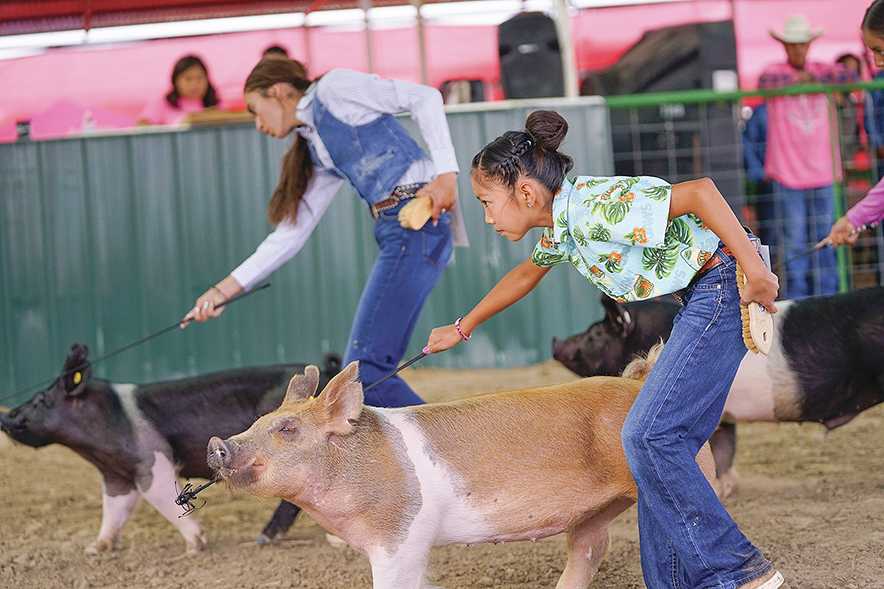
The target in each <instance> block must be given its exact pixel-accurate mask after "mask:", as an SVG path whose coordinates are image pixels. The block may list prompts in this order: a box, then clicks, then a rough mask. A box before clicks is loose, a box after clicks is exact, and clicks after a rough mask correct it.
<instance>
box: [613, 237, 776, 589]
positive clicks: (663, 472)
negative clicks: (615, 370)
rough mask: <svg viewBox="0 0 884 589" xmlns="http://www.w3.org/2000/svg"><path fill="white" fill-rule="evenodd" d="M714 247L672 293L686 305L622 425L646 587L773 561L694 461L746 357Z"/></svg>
mask: <svg viewBox="0 0 884 589" xmlns="http://www.w3.org/2000/svg"><path fill="white" fill-rule="evenodd" d="M715 255H716V256H718V257H719V258H720V259H721V260H722V261H723V263H722V264H720V265H718V266H716V267H714V268H713V269H712V270H710V271H709V272H707V273H706V274H704V275H702V277H699V278H698V279H697V280H696V282H693V283H692V284H691V285H690V286H688V287H687V288H685V289H683V290H682V291H679V294H680V295H681V300H682V301H683V305H684V306H683V307H682V308H681V309H680V310H679V312H678V314H677V315H676V317H675V320H674V323H673V328H672V334H671V335H670V337H669V340H668V341H667V342H666V345H665V346H664V347H663V352H662V354H661V355H660V358H659V359H658V360H657V362H656V363H655V364H654V367H653V369H652V370H651V373H650V375H649V376H648V378H647V380H645V383H644V385H643V386H642V389H641V392H639V395H638V397H637V398H636V400H635V403H634V404H633V406H632V409H630V411H629V414H628V415H627V416H626V421H625V422H624V424H623V431H622V434H621V437H622V440H623V450H624V452H625V454H626V460H627V462H628V463H629V469H630V471H631V472H632V475H633V478H634V479H635V482H636V484H637V485H638V529H639V541H640V542H639V543H640V548H641V561H642V574H643V576H644V580H645V585H646V586H647V588H648V589H711V588H713V587H714V588H717V589H736V588H737V587H740V586H741V585H743V584H745V583H747V582H749V581H751V580H752V579H755V578H757V577H760V576H762V575H764V574H765V573H767V572H768V571H769V570H771V568H772V565H771V563H770V562H768V561H767V560H766V559H765V558H764V556H763V554H762V553H761V551H760V550H759V549H758V548H756V547H755V546H753V545H752V544H751V543H750V542H749V540H748V539H747V538H746V537H745V536H744V535H743V533H742V532H741V531H740V530H739V528H738V527H737V524H736V523H735V522H734V520H733V519H731V517H730V515H729V514H728V512H727V510H725V508H724V506H723V505H722V504H721V501H720V500H719V499H718V496H717V495H716V494H715V491H714V490H713V488H712V487H711V486H710V485H709V484H708V483H707V482H706V479H705V477H704V476H703V473H702V472H701V471H700V468H699V466H697V463H696V462H695V461H694V457H695V456H696V455H697V452H699V450H700V448H701V447H702V445H703V444H704V443H705V442H706V440H708V439H709V437H710V436H711V435H712V432H713V431H714V430H715V428H716V426H717V425H718V422H719V420H720V418H721V413H722V411H723V409H724V402H725V400H726V399H727V395H728V391H729V389H730V386H731V383H732V382H733V380H734V376H736V373H737V368H738V367H739V365H740V362H741V361H742V359H743V356H745V355H746V346H745V344H744V343H743V335H742V332H743V324H742V320H741V315H740V293H739V289H738V286H737V281H736V276H735V268H736V260H734V259H733V258H730V257H728V256H726V254H725V253H724V252H722V250H721V249H720V248H719V249H718V250H717V251H716V252H715Z"/></svg>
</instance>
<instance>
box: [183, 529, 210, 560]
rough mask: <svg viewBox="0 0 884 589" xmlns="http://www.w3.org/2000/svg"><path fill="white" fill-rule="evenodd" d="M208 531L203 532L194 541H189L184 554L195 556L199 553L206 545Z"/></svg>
mask: <svg viewBox="0 0 884 589" xmlns="http://www.w3.org/2000/svg"><path fill="white" fill-rule="evenodd" d="M206 541H207V540H206V533H205V532H202V533H201V534H200V535H199V536H197V537H196V538H195V539H194V540H193V541H190V540H188V541H187V550H186V551H185V552H184V556H195V555H197V554H199V552H200V549H201V548H202V547H203V546H205V545H206Z"/></svg>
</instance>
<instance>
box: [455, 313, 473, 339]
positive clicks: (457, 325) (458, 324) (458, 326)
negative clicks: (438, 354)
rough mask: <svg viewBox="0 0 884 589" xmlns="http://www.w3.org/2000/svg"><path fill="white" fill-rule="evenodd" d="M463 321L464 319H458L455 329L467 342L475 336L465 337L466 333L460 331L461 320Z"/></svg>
mask: <svg viewBox="0 0 884 589" xmlns="http://www.w3.org/2000/svg"><path fill="white" fill-rule="evenodd" d="M461 319H463V317H458V318H457V321H455V322H454V329H456V330H457V333H459V334H460V337H462V338H463V339H464V341H467V340H469V339H470V338H471V337H473V334H472V333H471V334H470V335H464V332H463V331H461V330H460V320H461Z"/></svg>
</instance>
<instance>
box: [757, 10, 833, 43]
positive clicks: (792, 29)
mask: <svg viewBox="0 0 884 589" xmlns="http://www.w3.org/2000/svg"><path fill="white" fill-rule="evenodd" d="M825 30H826V27H820V28H818V29H817V30H815V31H811V30H810V23H809V22H807V17H806V16H804V15H803V14H791V15H789V16H787V17H786V22H785V24H784V25H783V32H782V34H780V33H778V32H776V31H774V30H773V29H771V30H770V36H771V37H773V38H774V39H776V40H777V41H781V42H783V43H810V42H811V41H813V40H814V39H816V38H817V37H819V36H820V35H822V34H823V33H824V32H825Z"/></svg>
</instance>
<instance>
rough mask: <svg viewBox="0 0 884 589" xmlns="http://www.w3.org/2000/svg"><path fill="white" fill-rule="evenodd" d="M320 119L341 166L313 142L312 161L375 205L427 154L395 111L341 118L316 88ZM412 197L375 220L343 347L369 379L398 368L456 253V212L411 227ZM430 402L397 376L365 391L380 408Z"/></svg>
mask: <svg viewBox="0 0 884 589" xmlns="http://www.w3.org/2000/svg"><path fill="white" fill-rule="evenodd" d="M313 124H314V126H315V128H316V132H317V134H318V135H319V137H320V138H321V139H322V141H323V143H324V144H325V147H326V149H328V153H329V155H330V156H331V159H332V161H333V162H334V166H335V167H334V168H325V167H324V166H322V165H321V164H320V163H319V158H317V157H316V153H315V151H314V149H313V145H312V144H309V143H308V145H309V147H310V155H311V158H312V159H313V163H314V164H315V165H316V166H318V167H322V168H324V169H326V170H328V171H329V172H331V173H332V174H335V175H336V176H338V177H340V178H343V179H345V180H348V181H349V182H350V184H351V185H352V186H353V188H354V189H355V190H356V192H357V194H359V196H360V198H362V199H363V200H364V201H365V202H366V203H368V205H369V206H370V205H373V204H376V203H379V202H381V201H383V200H386V199H387V198H389V197H390V193H391V192H392V191H393V189H394V188H396V186H398V185H399V184H400V179H401V178H402V176H403V175H404V174H405V172H406V171H407V170H408V169H409V167H411V165H412V164H413V163H414V162H416V161H417V160H419V159H423V158H426V157H427V155H426V154H425V153H424V151H423V150H422V149H421V148H420V146H418V144H417V143H416V142H415V140H414V139H413V138H412V137H411V136H410V135H409V134H408V132H407V131H406V130H405V128H404V127H403V126H402V125H401V124H400V123H399V121H397V120H396V118H395V117H393V116H392V115H390V114H384V115H383V116H381V117H380V118H378V119H376V120H374V121H372V122H370V123H367V124H365V125H359V126H355V127H354V126H351V125H348V124H345V123H343V122H341V121H340V120H339V119H337V118H335V117H334V116H333V115H332V114H331V113H330V112H329V111H328V109H326V108H325V106H324V105H323V104H322V102H321V101H320V100H319V97H318V96H316V95H314V97H313ZM427 180H430V179H429V178H427ZM406 202H408V201H404V202H402V203H400V204H399V205H398V206H396V207H394V208H392V209H389V210H386V211H384V212H382V213H381V214H380V217H379V218H378V221H377V224H376V225H375V230H374V235H375V240H376V241H377V243H378V246H379V247H380V255H379V256H378V258H377V260H375V263H374V265H373V266H372V269H371V273H370V274H369V277H368V281H367V282H366V284H365V288H364V289H363V291H362V296H361V297H360V299H359V306H358V307H357V309H356V316H355V317H354V318H353V325H352V328H351V332H350V336H349V339H348V340H347V348H346V349H345V351H344V364H345V365H346V364H348V363H350V362H352V361H354V360H358V361H359V378H360V380H361V381H362V383H363V384H364V385H365V386H368V385H369V384H372V383H374V382H376V381H378V380H380V379H381V378H383V377H384V376H386V375H388V374H389V373H391V372H393V371H394V370H395V369H396V368H397V367H398V365H399V361H400V360H401V359H402V357H403V356H404V355H405V351H406V347H407V346H408V341H409V340H410V339H411V335H412V333H413V332H414V327H415V324H416V323H417V319H418V316H419V315H420V312H421V309H422V308H423V305H424V302H425V301H426V300H427V297H428V296H429V295H430V292H431V291H432V290H433V288H434V287H435V286H436V283H437V282H438V281H439V278H440V277H441V276H442V272H443V271H444V270H445V267H446V266H447V265H448V261H449V259H450V258H451V252H452V235H451V220H450V216H449V215H442V216H440V217H439V222H438V223H437V224H436V226H435V227H434V226H433V224H432V223H427V224H426V225H424V227H423V228H422V229H420V230H419V231H414V230H411V229H405V228H404V227H402V226H400V225H399V219H398V214H399V209H400V208H401V207H402V206H404V205H405V203H406ZM423 402H424V401H423V400H422V399H421V398H420V397H418V396H417V395H416V394H415V393H414V391H412V390H411V388H410V387H409V386H408V385H407V384H406V383H405V381H404V380H402V379H401V378H399V376H398V375H397V376H393V377H391V378H388V379H386V380H385V381H384V382H382V383H381V384H379V385H377V386H376V387H373V388H372V389H370V390H368V391H366V393H365V404H366V405H373V406H376V407H403V406H406V405H417V404H421V403H423Z"/></svg>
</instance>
